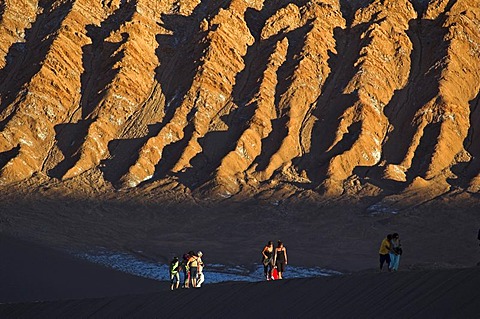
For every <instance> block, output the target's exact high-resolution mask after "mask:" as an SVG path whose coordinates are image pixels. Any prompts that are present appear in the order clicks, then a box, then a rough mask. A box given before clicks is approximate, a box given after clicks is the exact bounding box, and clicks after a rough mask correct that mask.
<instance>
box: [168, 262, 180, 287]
mask: <svg viewBox="0 0 480 319" xmlns="http://www.w3.org/2000/svg"><path fill="white" fill-rule="evenodd" d="M179 268H180V263H179V261H178V257H173V260H172V261H171V262H170V290H173V289H178V286H179V285H180V274H179V272H178V271H179Z"/></svg>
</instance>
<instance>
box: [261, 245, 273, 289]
mask: <svg viewBox="0 0 480 319" xmlns="http://www.w3.org/2000/svg"><path fill="white" fill-rule="evenodd" d="M262 257H263V258H262V264H263V275H264V276H265V278H267V280H270V279H271V278H272V269H273V242H272V241H269V242H268V243H267V244H266V245H265V247H263V250H262Z"/></svg>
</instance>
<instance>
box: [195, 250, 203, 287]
mask: <svg viewBox="0 0 480 319" xmlns="http://www.w3.org/2000/svg"><path fill="white" fill-rule="evenodd" d="M197 256H198V259H197V265H198V266H197V285H196V286H195V287H196V288H200V287H201V286H202V284H203V282H204V281H205V276H204V275H203V267H204V266H205V265H204V264H203V259H202V256H203V253H202V252H201V251H199V252H198V253H197Z"/></svg>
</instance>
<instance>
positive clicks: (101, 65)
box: [0, 0, 480, 201]
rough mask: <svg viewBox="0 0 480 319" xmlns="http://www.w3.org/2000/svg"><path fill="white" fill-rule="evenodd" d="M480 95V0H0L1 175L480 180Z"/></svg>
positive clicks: (354, 186)
mask: <svg viewBox="0 0 480 319" xmlns="http://www.w3.org/2000/svg"><path fill="white" fill-rule="evenodd" d="M479 104H480V3H479V2H478V1H472V0H431V1H423V0H371V1H367V0H365V1H347V0H314V1H304V0H297V1H286V0H285V1H262V0H223V1H200V0H181V1H175V0H161V1H152V0H124V1H120V0H110V1H107V0H105V1H101V2H99V1H88V0H56V1H55V0H38V1H37V0H22V1H17V0H7V1H4V2H2V3H1V4H0V183H1V184H2V185H3V186H7V187H8V186H9V185H12V184H15V185H21V184H22V183H30V184H29V185H31V183H32V182H31V181H32V180H33V179H34V177H36V179H35V180H36V181H37V182H34V183H33V184H35V183H37V186H38V185H40V184H42V183H43V184H45V183H56V184H62V183H71V181H75V180H77V181H80V180H81V181H84V182H85V181H88V183H87V184H85V183H78V184H77V185H78V186H77V187H79V188H82V187H85V185H90V186H88V187H95V184H96V183H99V184H102V185H109V186H108V187H111V188H112V189H129V188H138V189H141V188H142V187H144V186H145V185H152V184H155V183H156V184H158V185H166V184H168V185H170V186H168V187H170V188H171V187H172V186H171V185H177V186H178V187H181V188H182V189H183V190H188V191H197V192H201V194H206V195H208V196H210V195H212V196H213V195H221V196H223V197H230V196H232V195H234V194H239V193H248V194H252V193H258V192H261V191H262V190H264V189H274V188H281V186H282V185H283V186H284V187H287V188H289V189H292V190H293V192H302V191H307V192H312V191H313V192H315V193H317V194H324V195H327V196H333V197H335V196H339V195H342V194H357V195H358V194H360V196H361V194H362V191H364V190H365V189H366V187H367V186H368V187H370V188H374V189H376V190H371V191H370V192H377V193H378V192H382V191H385V190H387V193H388V194H391V195H392V197H390V198H389V199H388V200H389V201H392V200H397V199H398V196H400V197H402V196H401V194H404V195H405V196H404V198H409V196H410V195H409V194H412V193H415V194H418V193H421V192H422V189H428V191H426V192H425V194H426V195H425V196H426V197H435V196H439V195H441V194H443V193H445V192H447V191H448V190H449V189H451V188H452V187H457V188H462V189H465V190H468V191H470V192H478V191H479V190H480V161H479V158H480V146H479V145H480V140H479V138H480V133H479V132H478V130H476V129H475V128H477V127H478V126H479V124H480V109H479V108H478V105H479ZM29 181H30V182H29ZM73 184H74V183H73ZM74 187H75V186H74ZM395 196H397V197H395ZM388 200H387V201H388ZM412 200H413V199H412ZM414 200H417V199H416V197H415V199H414Z"/></svg>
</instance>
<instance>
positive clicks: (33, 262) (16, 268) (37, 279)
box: [0, 236, 165, 317]
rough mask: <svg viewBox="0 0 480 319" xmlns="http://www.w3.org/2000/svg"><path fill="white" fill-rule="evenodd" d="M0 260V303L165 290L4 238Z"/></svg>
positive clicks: (154, 283)
mask: <svg viewBox="0 0 480 319" xmlns="http://www.w3.org/2000/svg"><path fill="white" fill-rule="evenodd" d="M0 256H1V257H0V283H1V284H0V303H6V302H22V301H23V302H25V301H36V300H43V301H44V300H61V299H62V300H63V299H74V298H75V299H80V298H87V297H90V298H92V297H97V298H98V297H105V296H118V295H124V294H131V293H140V292H143V293H145V292H156V291H160V290H161V289H162V288H165V287H164V285H163V284H159V283H158V282H157V281H155V280H149V279H145V278H140V277H135V276H131V275H128V274H125V273H122V272H119V271H114V270H111V269H106V268H104V267H100V266H98V265H94V264H91V263H88V262H85V261H82V260H79V259H76V258H73V257H71V256H69V255H66V254H64V253H61V252H58V251H55V250H51V249H48V248H45V247H42V246H37V245H35V244H32V243H27V242H23V241H20V240H17V239H11V238H8V237H5V236H0ZM0 317H2V316H1V315H0Z"/></svg>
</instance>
